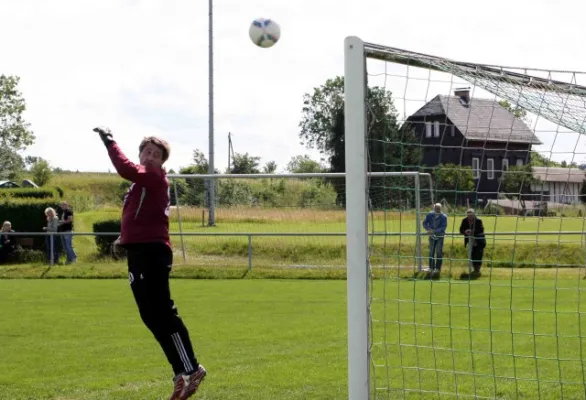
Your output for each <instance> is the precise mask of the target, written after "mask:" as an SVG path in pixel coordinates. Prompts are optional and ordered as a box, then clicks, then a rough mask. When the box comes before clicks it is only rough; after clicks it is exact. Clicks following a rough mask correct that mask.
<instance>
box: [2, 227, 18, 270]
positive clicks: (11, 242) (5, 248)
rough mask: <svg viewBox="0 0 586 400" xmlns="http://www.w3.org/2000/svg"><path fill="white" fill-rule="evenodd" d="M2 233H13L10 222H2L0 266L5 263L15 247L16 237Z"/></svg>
mask: <svg viewBox="0 0 586 400" xmlns="http://www.w3.org/2000/svg"><path fill="white" fill-rule="evenodd" d="M4 232H14V230H13V229H12V224H11V223H10V221H4V223H3V224H2V230H1V231H0V264H4V263H6V261H7V260H8V255H9V254H10V253H11V252H12V251H14V248H15V247H16V237H15V236H13V235H5V234H3V233H4Z"/></svg>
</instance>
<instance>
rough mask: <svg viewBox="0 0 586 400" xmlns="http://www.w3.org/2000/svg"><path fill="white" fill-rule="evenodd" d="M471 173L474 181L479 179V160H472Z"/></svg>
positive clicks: (475, 158)
mask: <svg viewBox="0 0 586 400" xmlns="http://www.w3.org/2000/svg"><path fill="white" fill-rule="evenodd" d="M472 173H473V174H474V179H480V159H479V158H477V157H474V158H473V159H472Z"/></svg>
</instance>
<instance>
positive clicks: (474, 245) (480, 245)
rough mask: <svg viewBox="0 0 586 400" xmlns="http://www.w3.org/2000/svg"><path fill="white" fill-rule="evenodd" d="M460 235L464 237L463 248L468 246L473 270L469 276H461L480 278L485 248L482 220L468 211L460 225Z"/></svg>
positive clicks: (464, 275) (470, 210)
mask: <svg viewBox="0 0 586 400" xmlns="http://www.w3.org/2000/svg"><path fill="white" fill-rule="evenodd" d="M460 234H462V235H464V236H465V238H464V247H466V246H468V245H470V246H471V249H470V248H469V254H470V263H471V264H472V268H473V269H474V270H473V271H471V272H470V273H469V274H466V273H464V274H462V278H478V277H480V275H481V274H480V268H481V267H482V257H483V255H484V248H485V247H486V237H485V236H484V224H483V223H482V220H481V219H480V218H478V217H477V216H476V215H475V214H474V210H473V209H471V208H470V209H468V211H467V212H466V218H464V219H463V220H462V223H461V224H460Z"/></svg>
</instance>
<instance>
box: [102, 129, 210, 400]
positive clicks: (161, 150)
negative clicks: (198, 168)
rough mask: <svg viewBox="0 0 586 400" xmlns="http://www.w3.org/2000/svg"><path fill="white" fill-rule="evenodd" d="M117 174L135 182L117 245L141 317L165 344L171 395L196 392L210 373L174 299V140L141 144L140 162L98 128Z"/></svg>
mask: <svg viewBox="0 0 586 400" xmlns="http://www.w3.org/2000/svg"><path fill="white" fill-rule="evenodd" d="M94 131H95V132H98V133H99V135H100V138H101V139H102V141H103V142H104V144H105V146H106V148H107V150H108V155H109V156H110V159H111V161H112V164H113V165H114V167H115V168H116V171H117V172H118V174H119V175H120V176H121V177H122V178H124V179H126V180H128V181H130V182H132V185H131V186H130V188H129V189H128V192H127V194H126V196H125V197H124V205H123V208H122V223H121V228H120V229H121V232H120V237H119V238H118V239H117V241H116V242H117V245H120V246H121V247H123V248H124V249H126V253H127V258H128V277H129V280H130V287H131V289H132V293H133V295H134V298H135V301H136V304H137V306H138V310H139V312H140V316H141V318H142V320H143V322H144V323H145V325H146V326H147V327H148V328H149V329H150V331H151V332H152V334H153V335H154V337H155V339H156V340H157V341H158V342H159V344H160V346H161V348H162V349H163V351H164V353H165V355H166V356H167V360H168V361H169V363H170V364H171V366H172V368H173V373H174V378H173V381H174V388H173V394H172V395H171V397H170V400H185V399H187V398H189V397H191V396H192V395H193V394H195V392H196V391H197V389H198V388H199V385H200V383H201V382H202V381H203V379H204V378H205V376H206V374H207V372H206V370H205V368H204V367H203V365H201V364H199V362H198V360H197V358H196V357H195V354H194V351H193V348H192V344H191V341H190V338H189V332H188V330H187V328H186V327H185V325H184V323H183V321H182V320H181V318H180V317H179V314H178V311H177V307H176V306H175V304H174V302H173V300H172V299H171V294H170V288H169V274H170V272H171V268H172V265H173V252H172V250H171V242H170V239H169V209H170V206H171V197H170V187H169V180H168V179H167V174H166V172H165V170H164V169H163V164H164V163H165V161H167V159H168V158H169V153H170V147H169V144H168V143H167V142H166V141H164V140H162V139H160V138H156V137H147V138H144V139H143V141H142V142H141V143H140V145H139V148H138V150H139V159H140V164H139V165H136V164H134V163H132V162H131V161H129V160H128V158H126V156H125V155H124V153H123V152H122V150H121V149H120V147H119V146H118V144H117V143H116V142H115V141H114V138H113V135H112V133H111V131H110V130H109V129H108V128H95V129H94Z"/></svg>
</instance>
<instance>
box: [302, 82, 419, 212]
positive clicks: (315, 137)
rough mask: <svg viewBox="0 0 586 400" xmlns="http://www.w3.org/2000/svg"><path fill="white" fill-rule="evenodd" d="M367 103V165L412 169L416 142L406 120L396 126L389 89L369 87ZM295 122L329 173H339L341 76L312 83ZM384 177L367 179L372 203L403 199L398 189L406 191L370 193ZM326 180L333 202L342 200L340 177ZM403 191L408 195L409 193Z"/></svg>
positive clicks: (415, 166) (342, 156) (342, 158)
mask: <svg viewBox="0 0 586 400" xmlns="http://www.w3.org/2000/svg"><path fill="white" fill-rule="evenodd" d="M367 107H368V113H367V121H366V122H367V126H368V135H369V141H368V152H369V163H370V170H371V171H373V172H377V171H416V170H418V169H419V165H420V161H421V150H420V146H418V141H417V138H416V136H415V135H414V132H413V130H412V129H411V127H410V126H409V124H403V125H402V126H401V125H400V124H399V122H398V121H397V111H396V109H395V106H394V104H393V98H392V93H391V92H390V91H388V90H386V89H385V88H381V87H369V88H368V90H367ZM299 127H300V128H301V130H300V133H299V137H300V139H301V141H302V144H304V145H305V146H306V147H308V148H311V149H317V150H318V151H319V152H320V153H321V154H323V155H324V156H325V157H326V158H327V159H328V161H329V164H330V168H329V170H330V172H345V144H344V137H345V132H344V78H343V77H339V76H338V77H335V78H334V79H328V80H327V81H326V82H325V84H323V85H322V86H320V87H318V88H314V90H313V93H312V94H308V93H307V94H305V95H304V98H303V109H302V119H301V122H300V123H299ZM385 179H386V184H385ZM385 179H380V178H377V179H372V180H371V181H370V187H371V199H372V204H373V206H374V207H380V206H383V205H389V204H388V203H389V202H394V201H397V202H401V201H404V200H406V199H402V198H401V196H398V194H399V193H403V194H406V195H407V193H409V191H407V190H403V191H401V190H399V191H397V190H395V191H394V192H393V195H391V193H390V192H387V193H386V194H385V195H384V196H374V195H373V194H372V190H379V191H380V190H387V189H385V188H386V187H388V179H390V178H385ZM392 179H394V180H393V182H395V183H396V184H397V185H393V186H395V187H404V186H405V185H406V184H408V182H407V181H406V180H405V179H404V178H392ZM403 181H404V182H403ZM332 183H333V184H334V186H335V188H336V191H337V193H338V203H340V204H345V188H344V185H342V182H340V180H332ZM403 184H405V185H403ZM395 192H396V193H395ZM408 196H411V197H412V193H411V194H409V195H408ZM407 200H408V199H407Z"/></svg>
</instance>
